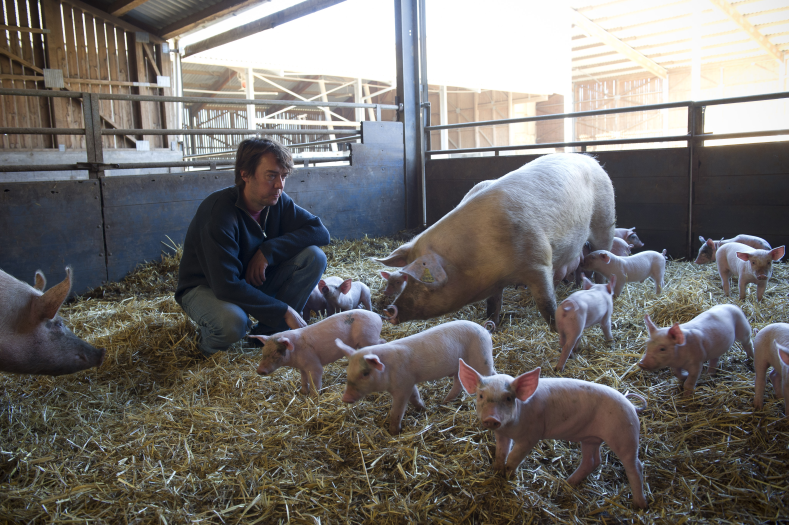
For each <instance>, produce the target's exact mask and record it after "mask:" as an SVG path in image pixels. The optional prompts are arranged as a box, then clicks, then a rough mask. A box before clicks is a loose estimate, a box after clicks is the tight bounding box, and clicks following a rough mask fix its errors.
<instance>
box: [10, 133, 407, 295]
mask: <svg viewBox="0 0 789 525" xmlns="http://www.w3.org/2000/svg"><path fill="white" fill-rule="evenodd" d="M363 126H364V127H363V131H362V137H363V141H364V142H363V143H362V144H354V145H352V151H351V159H352V165H351V166H337V167H325V168H321V167H309V168H297V169H296V170H295V171H294V172H293V173H292V174H291V175H290V176H289V177H288V182H287V185H286V188H287V191H288V194H289V195H290V196H291V197H292V198H293V199H294V200H295V201H296V203H298V204H299V205H301V206H303V207H304V208H306V209H307V210H309V211H310V212H312V213H314V214H316V215H318V216H319V217H321V219H322V220H323V222H324V224H325V225H326V227H327V228H328V229H329V232H330V233H331V236H332V237H333V238H350V239H356V238H360V237H364V235H369V236H382V235H393V234H394V233H396V232H398V231H399V230H402V229H404V228H405V189H404V174H403V128H402V124H401V123H399V122H365V123H364V125H363ZM232 184H233V173H232V171H217V172H210V171H201V172H190V173H179V174H162V175H139V176H113V177H105V178H103V179H101V180H86V181H47V182H16V183H13V182H12V183H0V245H1V246H3V249H2V250H0V268H2V269H3V270H4V271H6V272H8V273H10V274H11V275H14V276H16V277H17V278H19V279H22V280H25V281H27V282H31V283H32V277H33V275H34V274H35V271H36V270H37V269H42V270H44V272H45V274H46V275H48V276H50V275H51V277H50V280H54V279H56V278H57V277H58V276H62V275H63V268H64V267H65V266H66V265H72V266H73V268H74V275H75V284H74V288H73V289H74V291H75V292H76V293H83V292H85V291H87V290H88V289H89V288H92V287H96V286H99V285H101V284H102V282H103V281H106V280H107V279H109V280H111V281H114V280H119V279H122V278H123V277H124V276H125V275H126V274H127V273H129V272H130V271H131V270H133V269H134V268H135V267H136V266H137V265H138V264H140V263H142V262H144V261H149V260H153V259H157V258H158V257H159V256H160V255H161V253H162V251H163V250H164V249H165V246H166V245H169V244H171V242H172V243H176V244H181V243H183V241H184V237H185V236H186V229H187V228H188V226H189V223H190V222H191V220H192V217H193V216H194V213H195V211H196V209H197V207H198V205H199V204H200V202H202V200H203V199H204V198H205V197H206V196H208V195H209V194H210V193H211V192H213V191H216V190H218V189H221V188H224V187H227V186H230V185H232ZM105 246H106V250H105ZM105 252H106V257H105Z"/></svg>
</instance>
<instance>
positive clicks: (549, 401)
mask: <svg viewBox="0 0 789 525" xmlns="http://www.w3.org/2000/svg"><path fill="white" fill-rule="evenodd" d="M460 380H461V381H462V383H463V388H464V389H465V390H466V392H468V393H469V394H471V395H476V406H477V415H478V416H479V419H480V422H481V423H482V426H483V427H485V428H488V429H492V430H493V431H494V433H495V435H496V457H495V459H494V461H493V468H494V469H496V470H500V471H504V472H505V473H506V474H511V473H512V472H514V471H515V470H516V469H517V468H518V465H520V464H521V462H522V461H523V459H524V458H525V457H526V455H527V454H528V453H529V452H530V451H531V449H532V448H534V446H535V445H536V444H537V443H538V442H539V441H540V440H543V439H561V440H565V441H575V442H580V443H581V455H582V459H581V464H580V465H578V468H577V469H576V470H575V472H573V473H572V475H571V476H570V477H569V478H567V482H568V483H569V484H570V485H577V484H578V483H580V482H581V481H583V480H584V479H586V477H587V476H588V475H589V474H591V473H592V471H594V469H595V468H597V467H598V466H599V465H600V445H601V444H602V443H603V442H605V443H607V444H608V447H609V448H610V449H611V450H612V451H613V452H614V454H616V455H617V457H618V458H619V461H621V462H622V465H624V467H625V473H626V474H627V479H628V481H629V482H630V487H631V489H632V491H633V501H634V502H635V504H636V506H638V507H640V508H646V506H647V501H646V498H644V488H643V486H644V478H643V468H644V467H643V464H642V463H641V461H639V459H638V440H639V422H638V412H640V411H641V410H643V408H646V400H645V399H644V398H643V397H642V396H640V395H638V394H628V395H632V396H635V397H638V398H639V399H641V400H642V402H643V403H644V407H643V408H641V409H636V408H635V407H634V406H633V405H632V404H631V403H630V402H629V401H628V400H627V398H626V397H625V396H623V395H622V394H620V393H619V392H617V391H616V390H614V389H613V388H611V387H608V386H605V385H600V384H597V383H590V382H588V381H581V380H578V379H564V378H542V379H540V369H539V368H535V369H534V370H532V371H531V372H527V373H525V374H522V375H520V376H518V377H515V378H513V377H511V376H508V375H505V374H498V375H493V376H490V377H483V376H481V375H480V374H479V373H478V372H477V371H476V370H474V368H473V367H470V366H469V365H467V364H466V363H464V362H463V361H462V360H461V362H460ZM510 448H512V450H510Z"/></svg>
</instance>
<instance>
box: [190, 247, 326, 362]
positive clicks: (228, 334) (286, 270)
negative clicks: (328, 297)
mask: <svg viewBox="0 0 789 525" xmlns="http://www.w3.org/2000/svg"><path fill="white" fill-rule="evenodd" d="M324 270H326V255H325V254H324V253H323V251H322V250H321V249H320V248H318V247H317V246H309V247H307V248H305V249H304V250H302V251H301V252H299V253H298V254H297V255H296V256H295V257H293V258H292V259H290V260H287V261H285V262H283V263H282V264H279V265H277V266H272V267H269V268H266V280H265V281H263V284H262V285H260V286H259V287H258V290H260V291H262V292H263V293H265V294H266V295H270V296H273V297H275V298H277V299H279V300H280V301H282V302H283V303H286V304H287V305H288V306H290V307H291V308H293V309H294V310H296V311H297V312H301V310H302V309H303V308H304V305H305V304H306V303H307V299H308V298H309V296H310V292H312V290H313V289H314V288H315V285H317V284H318V281H320V278H321V276H322V275H323V272H324ZM181 306H182V307H183V309H184V311H186V314H187V315H188V316H189V317H190V318H191V319H192V320H193V321H194V322H196V323H197V325H198V326H199V327H200V343H199V344H198V347H199V348H200V351H201V352H203V354H205V355H211V354H214V353H216V352H218V351H220V350H227V349H228V348H229V347H230V345H232V344H233V343H235V342H237V341H240V340H241V339H242V338H243V337H244V336H245V335H247V333H248V332H249V330H250V329H251V328H252V321H251V320H250V319H249V316H248V315H247V313H246V312H244V310H242V309H241V308H240V307H239V306H236V305H235V304H233V303H228V302H226V301H222V300H219V299H217V298H216V295H214V292H213V291H212V290H211V288H209V287H208V286H204V285H201V286H197V287H195V288H192V289H191V290H189V291H188V292H186V294H184V296H183V298H182V299H181ZM272 329H273V330H274V331H275V332H284V331H285V330H288V325H287V324H286V323H285V319H284V318H283V319H281V320H280V322H279V324H278V325H277V326H275V327H272Z"/></svg>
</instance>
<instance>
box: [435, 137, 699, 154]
mask: <svg viewBox="0 0 789 525" xmlns="http://www.w3.org/2000/svg"><path fill="white" fill-rule="evenodd" d="M688 140H690V136H689V135H673V136H661V137H639V138H633V139H608V140H581V141H577V142H549V143H545V144H522V145H520V146H489V147H486V148H467V149H443V150H430V151H428V152H427V154H428V155H450V154H454V153H482V152H488V151H494V152H495V151H517V150H521V149H542V148H566V147H570V146H607V145H611V144H640V143H645V142H676V141H688Z"/></svg>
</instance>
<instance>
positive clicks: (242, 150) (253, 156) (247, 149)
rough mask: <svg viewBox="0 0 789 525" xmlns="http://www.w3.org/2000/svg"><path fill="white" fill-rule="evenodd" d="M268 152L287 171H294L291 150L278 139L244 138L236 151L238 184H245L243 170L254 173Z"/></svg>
mask: <svg viewBox="0 0 789 525" xmlns="http://www.w3.org/2000/svg"><path fill="white" fill-rule="evenodd" d="M267 153H271V154H273V155H274V158H276V159H277V164H279V167H280V168H282V169H284V170H285V173H290V172H291V171H293V168H294V165H293V157H292V156H291V154H290V151H288V148H286V147H285V146H283V145H282V144H280V143H279V142H277V141H276V140H271V139H265V138H258V137H255V138H251V139H246V140H242V141H241V144H239V145H238V152H237V153H236V186H243V185H244V179H242V178H241V172H242V171H245V172H247V174H249V175H254V174H255V170H257V167H258V164H259V163H260V159H261V157H263V155H266V154H267Z"/></svg>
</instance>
